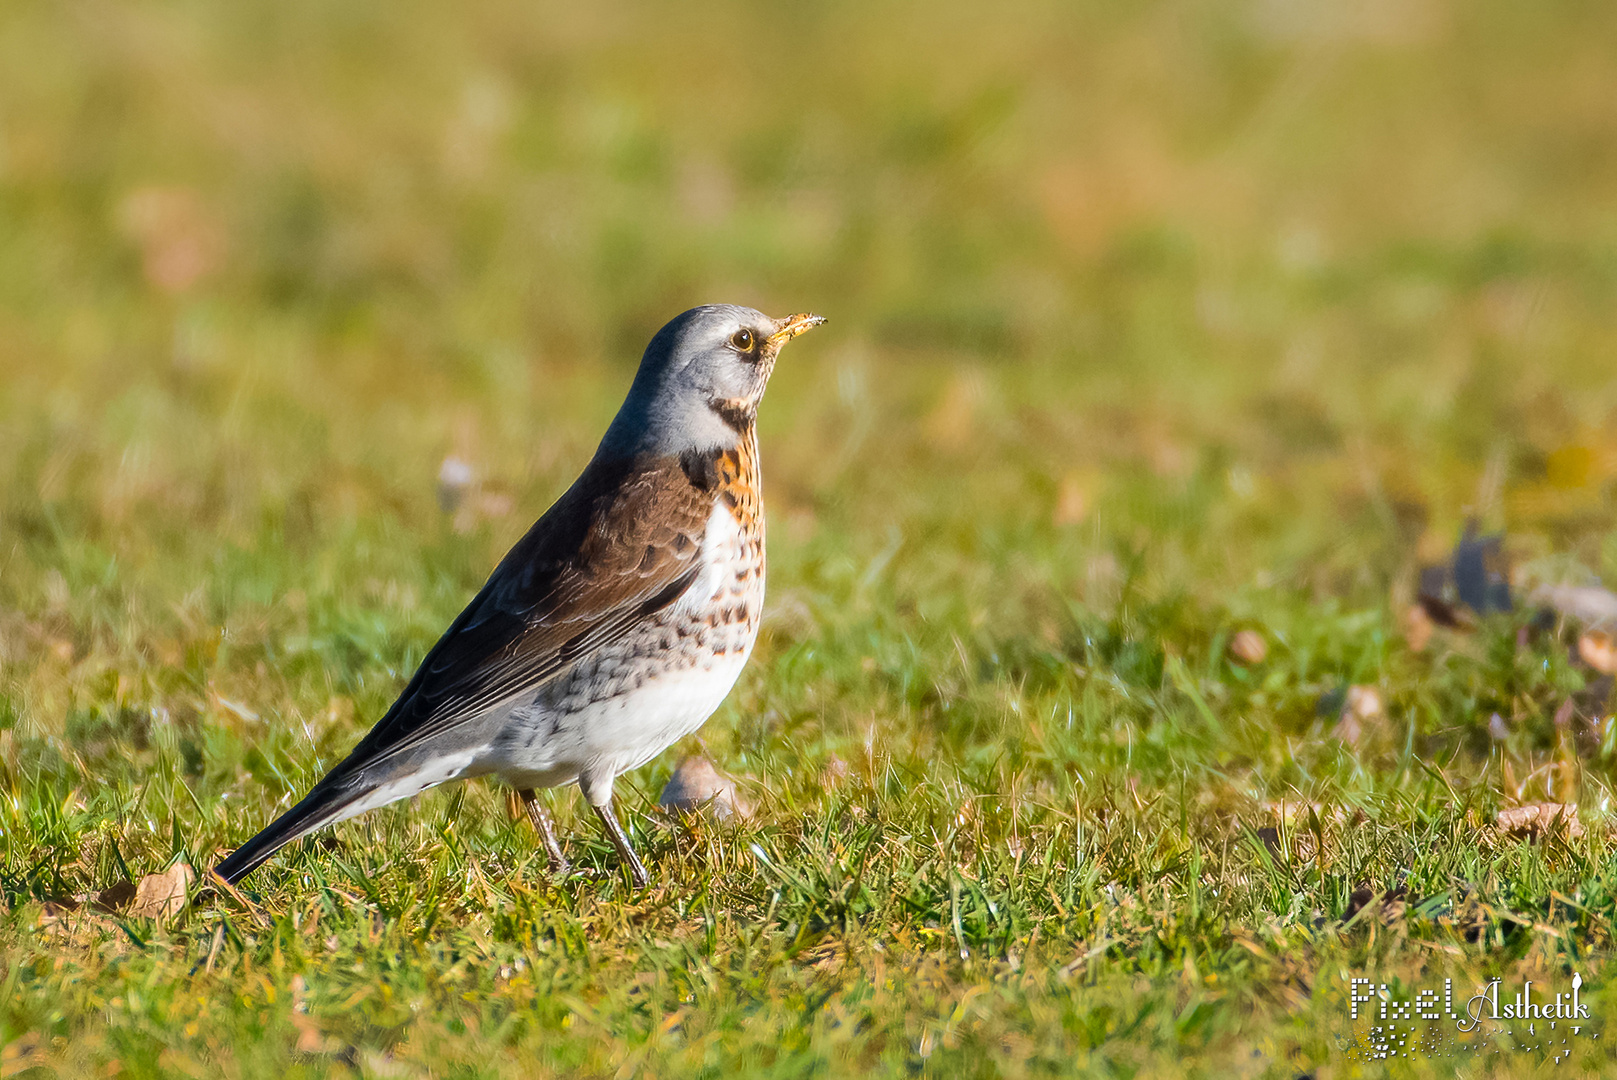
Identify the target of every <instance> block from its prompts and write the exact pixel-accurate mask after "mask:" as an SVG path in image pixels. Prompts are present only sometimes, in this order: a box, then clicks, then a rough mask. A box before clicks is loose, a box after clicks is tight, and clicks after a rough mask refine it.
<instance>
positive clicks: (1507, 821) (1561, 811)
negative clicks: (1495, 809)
mask: <svg viewBox="0 0 1617 1080" xmlns="http://www.w3.org/2000/svg"><path fill="white" fill-rule="evenodd" d="M1497 824H1498V827H1499V831H1501V832H1503V833H1506V834H1508V835H1510V836H1521V837H1526V838H1528V839H1530V840H1536V839H1538V838H1539V837H1540V836H1543V835H1544V834H1545V833H1547V832H1549V831H1550V830H1551V829H1553V828H1564V829H1565V830H1566V835H1567V837H1568V838H1569V839H1573V840H1576V839H1577V838H1579V837H1581V836H1582V835H1583V833H1584V829H1583V823H1582V822H1581V821H1579V820H1578V808H1577V807H1576V806H1574V805H1572V804H1571V803H1530V804H1528V805H1527V806H1513V807H1511V808H1510V809H1508V810H1501V811H1499V818H1498V822H1497Z"/></svg>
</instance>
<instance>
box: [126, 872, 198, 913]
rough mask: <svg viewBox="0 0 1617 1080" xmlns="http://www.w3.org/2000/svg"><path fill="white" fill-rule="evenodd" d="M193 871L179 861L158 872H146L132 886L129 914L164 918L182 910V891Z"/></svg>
mask: <svg viewBox="0 0 1617 1080" xmlns="http://www.w3.org/2000/svg"><path fill="white" fill-rule="evenodd" d="M195 880H196V874H195V873H193V872H192V870H191V868H190V867H189V866H187V865H185V864H184V863H182V862H177V863H175V864H174V865H173V866H171V867H169V868H168V869H167V870H164V871H163V872H162V873H160V874H147V875H146V876H145V877H143V878H141V879H140V884H139V885H137V886H135V900H134V903H132V904H130V905H129V914H131V915H133V916H135V917H136V918H141V919H167V918H172V917H173V916H175V915H178V914H179V913H180V912H181V911H183V910H185V891H186V890H187V889H188V888H190V886H191V883H192V882H193V881H195Z"/></svg>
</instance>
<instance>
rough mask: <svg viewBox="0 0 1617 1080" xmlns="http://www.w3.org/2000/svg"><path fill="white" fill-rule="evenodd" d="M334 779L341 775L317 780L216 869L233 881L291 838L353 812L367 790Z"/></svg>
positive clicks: (243, 875)
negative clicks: (295, 803) (287, 808)
mask: <svg viewBox="0 0 1617 1080" xmlns="http://www.w3.org/2000/svg"><path fill="white" fill-rule="evenodd" d="M334 779H338V778H336V777H327V778H326V780H323V781H321V782H320V783H318V784H316V785H315V786H314V789H313V790H312V791H310V792H309V794H307V795H305V796H304V797H303V799H302V800H301V801H300V802H299V803H298V804H297V805H296V806H294V807H292V809H290V810H288V811H287V812H286V813H284V814H282V815H281V816H280V817H278V818H276V819H275V820H274V821H273V822H271V823H270V824H269V826H268V827H267V828H265V829H264V830H263V831H262V832H260V833H259V834H258V835H257V836H255V837H253V838H252V839H251V840H249V841H247V842H246V843H245V844H243V845H242V846H241V847H239V848H237V849H236V850H235V851H233V852H231V854H230V855H229V856H228V857H227V858H226V859H225V860H224V861H223V862H221V863H220V864H219V865H218V866H215V867H214V868H213V872H214V873H215V874H218V875H219V876H220V877H222V878H224V879H225V881H227V882H229V883H230V884H232V885H234V884H236V882H238V881H240V880H241V879H242V878H244V877H246V876H247V875H248V874H250V873H252V872H253V871H254V870H256V869H258V867H259V866H261V865H262V864H263V863H264V861H265V860H266V859H268V858H269V857H270V856H271V855H274V854H275V853H276V852H277V851H279V850H281V849H282V848H283V847H285V846H286V845H288V844H290V843H291V842H292V841H294V840H296V839H298V838H299V837H302V836H307V835H308V834H309V833H312V832H314V831H315V830H316V829H319V828H321V827H323V826H326V825H330V824H331V823H333V822H335V821H341V820H342V819H343V818H345V817H349V816H351V814H352V813H353V810H352V807H353V804H354V803H356V802H358V801H359V800H360V799H362V798H364V797H365V795H366V790H365V788H364V787H362V786H357V785H355V784H353V783H351V782H349V778H347V777H343V778H341V779H338V782H337V783H331V782H330V781H332V780H334Z"/></svg>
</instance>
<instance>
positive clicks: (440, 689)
mask: <svg viewBox="0 0 1617 1080" xmlns="http://www.w3.org/2000/svg"><path fill="white" fill-rule="evenodd" d="M700 479H701V477H700V476H697V477H695V478H693V477H692V476H691V475H689V470H688V468H686V467H685V466H683V465H682V464H681V462H680V460H679V459H677V458H654V459H650V460H647V459H645V458H633V459H627V460H616V461H613V460H607V461H602V460H600V459H597V460H596V461H593V462H591V463H590V466H589V467H588V468H587V469H585V471H584V473H583V475H581V476H580V477H579V478H578V481H577V482H576V483H574V485H573V486H572V487H571V488H569V489H568V491H567V493H566V494H564V495H563V496H562V497H561V498H560V499H558V500H557V501H556V503H555V505H553V506H552V507H551V508H550V509H549V510H548V511H546V512H545V515H544V516H543V517H541V518H540V519H539V521H538V522H537V523H535V524H534V526H533V528H532V529H530V530H529V531H528V534H527V535H526V536H524V537H523V538H522V539H521V540H520V541H518V542H517V544H516V546H514V547H513V548H512V549H511V551H510V553H509V554H507V555H506V557H505V558H504V559H503V560H501V562H500V565H499V566H498V567H497V568H496V569H495V571H494V573H493V574H492V575H490V577H489V580H488V582H487V584H485V585H484V586H483V589H482V591H481V592H479V593H478V595H477V596H476V598H474V599H473V600H472V602H471V603H470V604H468V605H467V606H466V610H464V611H463V612H461V614H460V616H459V617H458V618H457V619H456V620H455V621H454V623H453V624H451V625H450V627H449V629H448V630H447V631H445V633H444V635H443V637H441V638H440V639H439V640H438V643H437V644H436V645H434V646H433V647H432V650H431V651H430V652H429V653H428V654H427V656H426V658H425V659H424V660H423V661H422V662H421V666H420V668H419V669H417V671H416V673H415V676H414V677H413V678H412V679H411V680H410V683H409V685H408V686H406V687H405V689H404V692H403V693H402V694H400V695H399V698H398V700H397V701H396V702H394V704H393V707H392V708H391V709H389V710H388V712H387V715H385V716H383V717H382V719H381V720H380V721H378V722H377V724H376V726H375V727H374V728H372V729H371V731H370V732H369V734H367V735H366V736H365V738H364V739H362V740H361V741H360V743H359V745H358V746H356V747H355V748H354V751H353V753H352V754H350V755H349V756H348V758H347V759H346V760H345V761H343V763H342V764H341V765H339V766H338V767H337V768H336V769H335V770H333V776H336V775H338V774H342V773H352V772H355V771H358V770H361V769H364V768H366V767H368V766H370V765H373V764H376V763H377V762H379V761H383V760H385V759H387V758H391V757H393V756H394V755H396V754H399V753H402V752H404V751H407V750H409V749H411V748H412V747H416V746H419V745H420V744H422V743H423V742H425V741H427V740H429V739H431V738H433V737H434V736H437V735H441V734H443V733H444V732H446V731H449V730H451V729H453V728H455V727H456V726H458V725H460V724H464V723H466V722H468V721H470V720H473V719H475V718H476V717H478V716H480V715H482V714H484V713H486V712H488V711H489V710H491V709H495V708H498V707H500V706H502V705H506V704H509V703H511V702H512V701H515V700H517V699H518V698H521V697H523V696H526V695H529V694H531V693H533V692H535V691H536V690H537V689H538V688H539V687H540V686H541V685H543V684H544V683H545V682H547V681H549V680H550V679H553V678H555V677H556V676H557V675H559V674H561V673H562V672H564V671H566V670H567V669H568V668H569V667H571V666H572V665H573V664H575V663H577V662H578V661H579V660H580V659H582V658H584V657H587V656H589V655H591V654H592V653H594V652H595V651H596V650H598V649H601V648H603V647H605V646H607V645H609V644H610V643H612V642H614V641H616V640H618V639H620V638H621V637H622V636H623V635H625V634H626V633H628V632H629V631H630V630H632V629H633V628H635V627H636V626H638V625H640V624H641V623H643V622H644V621H645V620H646V619H648V618H650V617H651V616H653V615H655V614H656V612H658V611H660V610H662V609H663V608H664V607H667V606H668V605H669V604H671V603H673V602H674V601H675V600H677V599H678V598H679V596H680V595H681V594H682V593H683V592H684V591H685V590H686V589H687V588H689V587H690V584H691V582H692V581H694V580H695V578H696V576H697V572H698V570H699V568H700V563H699V559H700V554H701V547H702V537H703V533H704V532H705V530H706V526H707V521H708V518H709V516H710V515H711V513H712V508H713V501H714V500H713V495H712V493H711V491H710V490H709V489H708V488H707V485H704V484H702V483H700V482H699V481H700Z"/></svg>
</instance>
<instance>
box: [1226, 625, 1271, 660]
mask: <svg viewBox="0 0 1617 1080" xmlns="http://www.w3.org/2000/svg"><path fill="white" fill-rule="evenodd" d="M1230 655H1231V656H1233V657H1234V658H1235V659H1236V660H1238V661H1240V662H1241V663H1243V664H1261V663H1263V661H1264V660H1265V659H1266V658H1267V657H1268V655H1269V643H1268V642H1267V641H1265V640H1263V635H1262V634H1260V633H1258V632H1257V631H1256V630H1242V631H1241V632H1240V633H1238V634H1236V635H1235V636H1234V637H1233V638H1231V639H1230Z"/></svg>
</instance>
